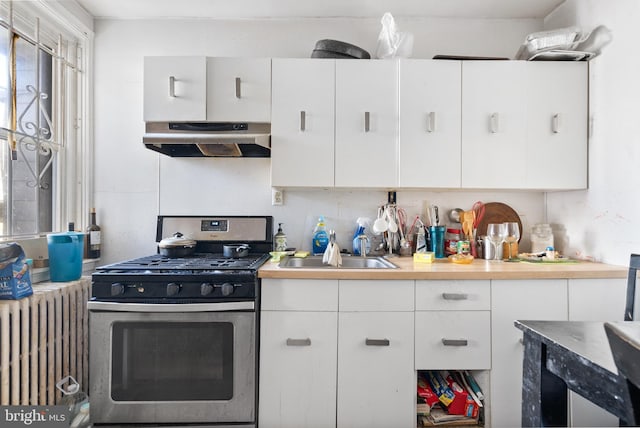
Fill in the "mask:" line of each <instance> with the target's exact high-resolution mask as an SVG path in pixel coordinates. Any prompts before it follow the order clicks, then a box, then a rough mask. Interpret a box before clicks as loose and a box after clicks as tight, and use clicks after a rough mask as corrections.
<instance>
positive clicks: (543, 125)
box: [524, 61, 588, 189]
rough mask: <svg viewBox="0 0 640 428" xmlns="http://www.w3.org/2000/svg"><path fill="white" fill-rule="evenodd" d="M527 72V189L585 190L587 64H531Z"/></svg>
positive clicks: (554, 62) (556, 62)
mask: <svg viewBox="0 0 640 428" xmlns="http://www.w3.org/2000/svg"><path fill="white" fill-rule="evenodd" d="M527 70H528V73H527V75H528V94H527V100H528V111H527V121H528V123H527V151H526V156H525V158H524V159H526V173H527V177H526V187H527V188H533V189H585V188H586V187H587V127H588V118H587V104H588V65H587V63H586V62H561V61H549V62H544V61H543V62H531V63H527Z"/></svg>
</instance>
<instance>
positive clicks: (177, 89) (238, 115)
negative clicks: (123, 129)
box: [143, 56, 271, 122]
mask: <svg viewBox="0 0 640 428" xmlns="http://www.w3.org/2000/svg"><path fill="white" fill-rule="evenodd" d="M143 117H144V120H145V122H161V121H171V122H189V121H190V122H196V121H198V122H200V121H213V122H227V121H228V122H239V121H241V122H269V121H270V120H271V59H268V58H207V57H204V56H202V57H145V58H144V113H143Z"/></svg>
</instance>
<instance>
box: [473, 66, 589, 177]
mask: <svg viewBox="0 0 640 428" xmlns="http://www.w3.org/2000/svg"><path fill="white" fill-rule="evenodd" d="M587 83H588V65H587V63H585V62H559V61H555V62H554V61H545V62H527V61H467V62H465V63H464V64H463V66H462V187H463V188H480V189H485V188H486V189H582V188H586V186H587V123H588V122H587V97H588V86H587Z"/></svg>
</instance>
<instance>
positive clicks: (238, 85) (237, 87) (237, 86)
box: [236, 77, 242, 99]
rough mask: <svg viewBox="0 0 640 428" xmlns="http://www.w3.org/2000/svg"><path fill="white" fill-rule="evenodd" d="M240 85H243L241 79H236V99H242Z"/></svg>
mask: <svg viewBox="0 0 640 428" xmlns="http://www.w3.org/2000/svg"><path fill="white" fill-rule="evenodd" d="M240 84H241V80H240V78H239V77H236V98H237V99H240V98H242V93H241V91H240Z"/></svg>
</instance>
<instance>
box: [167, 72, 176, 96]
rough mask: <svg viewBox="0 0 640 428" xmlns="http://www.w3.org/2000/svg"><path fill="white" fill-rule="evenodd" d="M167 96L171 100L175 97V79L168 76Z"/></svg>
mask: <svg viewBox="0 0 640 428" xmlns="http://www.w3.org/2000/svg"><path fill="white" fill-rule="evenodd" d="M169 96H170V97H171V98H175V97H176V77H175V76H169Z"/></svg>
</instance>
